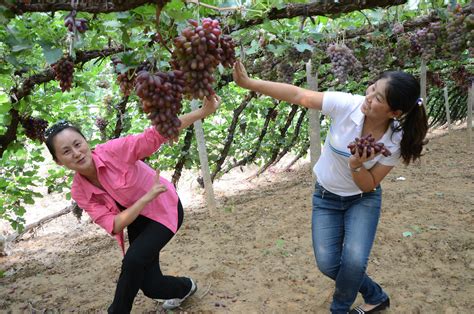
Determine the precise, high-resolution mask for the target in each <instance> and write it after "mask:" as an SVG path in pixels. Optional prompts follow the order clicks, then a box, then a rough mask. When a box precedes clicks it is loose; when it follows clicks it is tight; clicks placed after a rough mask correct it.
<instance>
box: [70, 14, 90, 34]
mask: <svg viewBox="0 0 474 314" xmlns="http://www.w3.org/2000/svg"><path fill="white" fill-rule="evenodd" d="M64 26H66V27H67V29H68V31H70V32H74V28H76V29H77V31H78V32H79V33H84V32H85V31H86V30H88V29H89V26H88V25H87V20H86V19H76V10H73V11H71V13H69V14H68V15H67V16H66V17H65V18H64Z"/></svg>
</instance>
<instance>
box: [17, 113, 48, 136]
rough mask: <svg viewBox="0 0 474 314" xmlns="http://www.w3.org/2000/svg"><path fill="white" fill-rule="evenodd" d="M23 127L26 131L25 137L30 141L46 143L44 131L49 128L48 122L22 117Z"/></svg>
mask: <svg viewBox="0 0 474 314" xmlns="http://www.w3.org/2000/svg"><path fill="white" fill-rule="evenodd" d="M20 123H21V126H22V127H23V128H24V129H25V135H26V137H28V138H29V139H32V140H38V141H40V142H44V140H45V138H44V131H45V130H46V128H47V127H48V122H47V121H46V120H44V119H41V118H34V117H31V116H23V117H20Z"/></svg>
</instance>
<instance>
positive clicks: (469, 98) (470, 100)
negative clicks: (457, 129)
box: [467, 81, 474, 150]
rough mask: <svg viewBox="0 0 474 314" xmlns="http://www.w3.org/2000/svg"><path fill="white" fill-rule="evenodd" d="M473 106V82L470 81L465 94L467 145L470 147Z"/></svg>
mask: <svg viewBox="0 0 474 314" xmlns="http://www.w3.org/2000/svg"><path fill="white" fill-rule="evenodd" d="M473 106H474V83H473V82H472V81H471V86H470V87H469V92H468V96H467V147H468V149H469V150H470V149H471V145H472V144H471V142H472V107H473Z"/></svg>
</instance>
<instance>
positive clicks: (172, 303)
mask: <svg viewBox="0 0 474 314" xmlns="http://www.w3.org/2000/svg"><path fill="white" fill-rule="evenodd" d="M189 280H191V290H189V292H188V294H186V295H185V296H184V297H183V298H182V299H178V298H176V299H169V300H165V302H163V305H162V306H163V308H164V309H165V310H173V309H175V308H177V307H179V306H180V305H181V303H183V302H184V300H186V299H187V298H189V297H190V296H192V295H193V294H194V292H196V290H197V285H196V284H195V283H194V281H193V280H192V279H191V278H189Z"/></svg>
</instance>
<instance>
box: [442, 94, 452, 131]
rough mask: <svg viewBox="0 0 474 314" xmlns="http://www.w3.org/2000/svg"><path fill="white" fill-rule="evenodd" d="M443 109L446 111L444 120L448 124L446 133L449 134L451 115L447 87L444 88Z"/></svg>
mask: <svg viewBox="0 0 474 314" xmlns="http://www.w3.org/2000/svg"><path fill="white" fill-rule="evenodd" d="M444 107H445V109H446V120H447V122H448V132H449V133H451V113H450V111H449V98H448V86H445V87H444Z"/></svg>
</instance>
